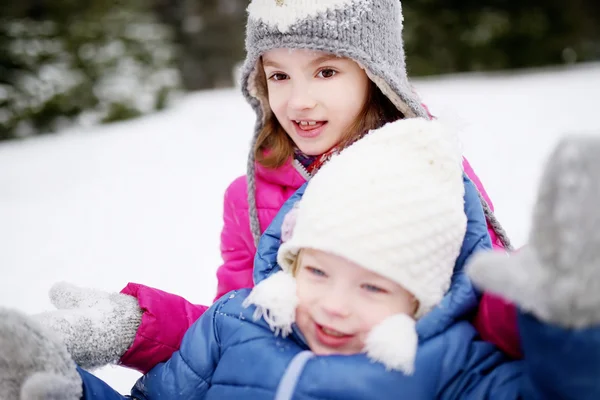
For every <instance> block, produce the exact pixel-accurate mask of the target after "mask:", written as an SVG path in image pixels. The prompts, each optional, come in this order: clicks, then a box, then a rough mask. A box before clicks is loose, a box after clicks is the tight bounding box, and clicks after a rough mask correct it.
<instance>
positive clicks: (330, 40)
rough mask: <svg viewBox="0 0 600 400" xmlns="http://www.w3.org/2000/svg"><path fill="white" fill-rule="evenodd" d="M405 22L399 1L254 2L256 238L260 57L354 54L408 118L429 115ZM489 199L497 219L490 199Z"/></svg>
mask: <svg viewBox="0 0 600 400" xmlns="http://www.w3.org/2000/svg"><path fill="white" fill-rule="evenodd" d="M402 23H403V16H402V5H401V2H400V1H399V0H252V1H251V2H250V5H249V6H248V24H247V29H246V52H247V56H246V60H245V62H244V65H243V67H242V71H241V72H242V73H241V78H242V82H241V86H242V92H243V94H244V96H245V97H246V99H247V100H248V102H249V103H250V105H251V106H252V108H253V109H254V111H255V112H256V115H257V119H256V125H255V131H254V136H253V138H252V143H251V147H250V155H249V157H248V166H247V175H248V206H249V215H250V224H251V230H252V234H253V236H254V239H255V241H256V242H258V239H259V238H260V235H261V232H260V224H259V221H258V215H257V211H256V199H255V191H256V190H255V189H256V188H255V171H254V163H255V160H254V146H255V144H256V140H257V137H258V134H259V133H260V131H261V130H262V128H263V126H264V124H265V122H266V121H267V119H268V118H270V116H271V110H270V108H269V105H268V104H269V103H268V99H267V94H266V93H264V92H262V91H261V90H260V86H259V85H257V83H256V78H257V76H259V72H260V71H259V70H258V68H259V67H260V64H259V63H258V61H259V60H260V57H261V56H262V55H263V54H264V53H265V52H267V51H269V50H272V49H277V48H293V49H310V50H316V51H323V52H327V53H332V54H335V55H338V56H340V57H347V58H350V59H352V60H354V61H355V62H357V63H358V64H359V65H361V66H362V67H363V68H364V69H365V72H366V73H367V75H368V77H369V78H370V79H371V81H373V83H375V84H376V85H377V87H378V88H379V90H380V91H381V92H382V93H383V94H384V95H385V96H386V97H387V98H388V99H389V100H390V101H391V102H392V103H393V104H394V105H395V106H396V108H398V110H399V111H401V112H402V114H403V115H404V116H405V117H406V118H414V117H422V118H429V114H428V112H427V110H425V108H424V107H423V106H422V105H421V101H420V100H419V98H418V96H417V95H416V94H415V93H414V91H413V90H412V87H411V85H410V83H409V81H408V77H407V74H406V63H405V56H404V46H403V40H402V27H403V25H402ZM482 200H483V199H482ZM483 204H484V209H486V211H489V215H491V216H492V218H493V214H491V210H489V207H487V204H485V202H483ZM487 214H488V212H486V216H488V215H487ZM494 221H495V218H494ZM498 226H499V224H498ZM500 229H501V227H500ZM499 236H501V237H504V236H505V235H502V234H501V235H499ZM507 241H508V240H507Z"/></svg>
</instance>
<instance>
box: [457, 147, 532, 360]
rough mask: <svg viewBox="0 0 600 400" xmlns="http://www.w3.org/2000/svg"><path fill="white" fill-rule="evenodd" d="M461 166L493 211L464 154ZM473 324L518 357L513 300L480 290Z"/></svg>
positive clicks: (498, 245)
mask: <svg viewBox="0 0 600 400" xmlns="http://www.w3.org/2000/svg"><path fill="white" fill-rule="evenodd" d="M463 167H464V170H465V173H466V174H467V176H468V177H469V178H470V179H471V181H473V183H474V184H475V186H477V189H478V190H479V192H480V193H481V195H482V196H483V198H484V199H485V201H487V203H488V204H489V206H490V208H491V209H492V211H493V210H494V205H493V204H492V201H491V200H490V198H489V196H488V194H487V192H486V191H485V188H484V187H483V184H482V183H481V181H480V180H479V177H477V175H476V174H475V171H473V168H471V165H470V164H469V162H468V161H467V159H466V158H465V159H463ZM488 232H489V233H490V238H491V240H492V246H493V248H494V250H501V251H504V248H503V246H502V243H501V242H500V240H499V239H498V237H497V236H496V233H495V232H494V230H493V229H492V228H491V227H490V226H489V225H488ZM473 325H474V326H475V328H476V329H477V331H478V332H479V334H480V335H481V337H482V339H483V340H485V341H488V342H491V343H494V344H495V345H496V346H498V348H500V350H502V351H503V352H504V353H506V354H507V355H509V356H510V357H513V358H521V357H522V354H521V341H520V337H519V330H518V326H517V312H516V308H515V306H514V305H513V304H511V303H509V302H506V301H505V300H503V299H502V298H500V297H497V296H494V295H491V294H490V293H484V294H483V296H482V298H481V302H480V303H479V309H478V311H477V314H476V316H475V319H474V320H473Z"/></svg>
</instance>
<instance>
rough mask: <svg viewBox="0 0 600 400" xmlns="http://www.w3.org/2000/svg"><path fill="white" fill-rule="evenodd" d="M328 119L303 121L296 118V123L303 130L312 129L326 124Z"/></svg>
mask: <svg viewBox="0 0 600 400" xmlns="http://www.w3.org/2000/svg"><path fill="white" fill-rule="evenodd" d="M326 123H327V121H302V120H294V124H296V126H297V127H298V128H300V129H301V130H303V131H312V130H313V129H318V128H320V127H322V126H323V125H325V124H326Z"/></svg>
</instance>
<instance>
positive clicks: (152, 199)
mask: <svg viewBox="0 0 600 400" xmlns="http://www.w3.org/2000/svg"><path fill="white" fill-rule="evenodd" d="M415 85H416V88H417V91H418V92H419V94H420V95H421V97H422V98H423V100H424V102H425V103H426V104H427V105H428V106H429V108H430V109H431V111H432V112H433V113H434V114H435V115H437V116H439V117H440V118H442V119H444V120H446V121H447V122H448V123H451V124H453V125H454V126H456V127H459V128H460V130H461V132H462V133H461V137H462V140H463V143H464V150H465V155H466V156H467V158H468V159H469V161H470V162H471V164H472V165H473V168H474V169H475V171H476V172H477V173H478V175H479V177H480V178H481V180H482V181H483V183H484V185H485V186H486V189H487V190H488V192H489V194H490V196H491V198H492V200H493V202H494V205H495V207H496V209H497V215H498V218H499V219H500V221H501V222H502V223H503V224H504V226H505V228H506V229H507V231H508V233H509V235H510V236H511V238H512V240H513V242H514V244H515V245H517V246H519V245H522V244H524V242H525V241H526V239H527V230H528V228H529V211H530V209H531V206H532V204H533V201H534V199H535V190H536V183H537V181H538V179H539V174H540V172H541V169H542V167H543V161H544V159H545V158H546V157H547V155H548V153H549V152H550V151H551V150H552V148H553V146H554V145H555V144H556V143H557V141H558V140H559V139H560V137H561V136H563V135H564V134H567V133H589V134H597V135H600V119H598V105H599V104H600V90H599V89H600V64H583V65H579V66H577V67H573V68H569V69H547V70H541V71H539V70H538V71H535V72H522V73H518V74H512V75H506V74H498V75H473V74H467V75H456V76H447V77H441V78H439V77H438V78H431V79H427V80H418V81H415ZM253 124H254V114H253V113H252V111H251V109H250V108H249V106H248V105H247V104H246V103H245V102H244V100H243V98H242V96H241V95H240V94H239V92H238V91H237V90H234V89H231V90H222V91H211V92H200V93H196V94H191V95H188V96H187V97H185V98H183V99H182V100H181V101H180V102H179V103H178V104H177V105H176V106H175V107H173V108H171V109H169V110H166V111H164V112H162V113H159V114H154V115H151V116H148V117H144V118H141V119H138V120H134V121H131V122H126V123H121V124H115V125H109V126H104V127H99V128H94V129H90V130H87V131H85V132H82V131H81V130H72V131H66V132H63V133H61V134H58V135H53V136H47V137H37V138H32V139H28V140H23V141H17V142H6V143H1V144H0V268H1V275H0V276H1V280H0V305H1V306H9V307H16V308H19V309H21V310H24V311H26V312H29V313H35V312H39V311H42V310H46V309H50V307H51V305H50V302H49V300H48V299H47V295H46V293H47V290H48V288H49V287H50V286H51V285H52V283H54V282H56V281H61V280H66V281H69V282H73V283H75V284H79V285H83V286H88V287H94V288H99V289H104V290H111V291H118V290H120V289H121V288H122V287H123V286H124V285H125V284H126V283H127V282H128V281H134V282H139V283H144V284H146V285H150V286H155V287H159V288H161V289H163V290H166V291H170V292H174V293H177V294H180V295H182V296H184V297H186V298H187V299H188V300H190V301H192V302H196V303H202V304H207V303H208V302H210V301H211V300H212V298H213V297H214V293H215V288H216V279H215V270H216V268H217V266H218V265H219V263H220V256H219V249H218V245H219V232H220V228H221V218H222V196H223V192H224V190H225V188H226V187H227V185H228V184H229V182H230V181H231V180H233V179H234V178H235V177H237V176H239V175H242V174H244V172H245V163H246V153H247V148H248V144H249V140H250V135H251V133H252V127H253ZM97 374H98V375H99V376H100V377H102V378H104V379H106V380H107V381H108V382H109V383H110V384H112V385H113V386H114V387H115V388H117V389H118V390H120V391H121V392H122V393H128V390H129V388H130V387H131V386H132V384H133V383H134V382H135V379H136V378H137V377H138V374H137V373H136V372H133V371H128V370H125V369H122V368H117V367H110V368H106V369H103V370H100V371H98V372H97Z"/></svg>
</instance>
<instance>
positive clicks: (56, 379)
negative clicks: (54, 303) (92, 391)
mask: <svg viewBox="0 0 600 400" xmlns="http://www.w3.org/2000/svg"><path fill="white" fill-rule="evenodd" d="M82 395H83V387H82V382H81V378H80V376H79V373H78V372H77V370H76V365H75V363H74V362H73V360H72V359H71V357H70V356H69V353H68V352H67V348H66V347H65V345H64V344H63V343H62V341H61V340H60V338H59V337H58V336H56V335H55V334H54V333H53V332H51V331H49V330H47V329H45V328H44V327H42V326H41V325H40V324H38V323H37V322H35V321H34V320H33V319H32V318H31V317H27V316H25V315H24V314H22V313H19V312H17V311H13V310H8V309H6V308H0V399H3V400H78V399H80V398H81V396H82Z"/></svg>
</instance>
